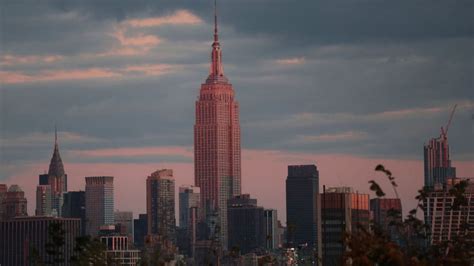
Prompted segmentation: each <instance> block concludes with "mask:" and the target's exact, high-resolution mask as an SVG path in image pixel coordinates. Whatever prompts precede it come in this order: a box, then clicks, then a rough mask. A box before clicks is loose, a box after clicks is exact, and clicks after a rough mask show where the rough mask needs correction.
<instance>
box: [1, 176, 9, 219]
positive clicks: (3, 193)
mask: <svg viewBox="0 0 474 266" xmlns="http://www.w3.org/2000/svg"><path fill="white" fill-rule="evenodd" d="M7 191H8V186H7V185H6V184H0V221H1V220H3V212H4V210H3V199H4V198H5V195H6V193H7Z"/></svg>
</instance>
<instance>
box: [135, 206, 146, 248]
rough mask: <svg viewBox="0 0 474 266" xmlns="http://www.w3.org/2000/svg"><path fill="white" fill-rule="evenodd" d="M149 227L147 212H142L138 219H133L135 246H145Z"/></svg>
mask: <svg viewBox="0 0 474 266" xmlns="http://www.w3.org/2000/svg"><path fill="white" fill-rule="evenodd" d="M147 229H148V226H147V217H146V213H140V214H139V215H138V219H134V220H133V243H134V244H135V247H139V248H142V247H144V245H145V236H146V232H147Z"/></svg>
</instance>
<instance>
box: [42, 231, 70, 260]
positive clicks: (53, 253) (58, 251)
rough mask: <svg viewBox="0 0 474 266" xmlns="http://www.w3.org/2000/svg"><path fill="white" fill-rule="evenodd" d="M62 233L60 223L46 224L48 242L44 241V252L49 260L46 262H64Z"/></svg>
mask: <svg viewBox="0 0 474 266" xmlns="http://www.w3.org/2000/svg"><path fill="white" fill-rule="evenodd" d="M64 234H65V231H64V229H63V226H62V224H61V223H58V222H52V223H50V224H49V226H48V237H49V239H48V242H47V243H46V248H45V250H46V254H47V255H48V256H50V258H51V260H50V261H47V262H46V264H52V265H54V264H58V263H64V261H65V258H64V254H63V249H64V243H65V241H64Z"/></svg>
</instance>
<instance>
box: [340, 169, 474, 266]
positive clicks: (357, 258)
mask: <svg viewBox="0 0 474 266" xmlns="http://www.w3.org/2000/svg"><path fill="white" fill-rule="evenodd" d="M375 171H378V172H382V173H384V174H385V176H386V177H387V179H388V180H389V182H390V185H391V186H392V188H393V190H394V192H395V195H396V196H397V198H398V193H397V190H396V188H397V183H396V182H395V177H394V176H393V175H392V172H391V171H390V170H388V169H386V168H385V167H384V166H383V165H377V167H376V168H375ZM369 184H370V190H372V191H374V192H375V194H376V195H377V197H379V198H380V197H384V196H385V192H384V191H383V189H382V188H381V186H380V185H379V184H378V183H377V182H375V181H374V180H370V181H369ZM467 187H468V180H462V181H460V182H459V183H457V184H455V185H453V186H452V187H451V189H450V190H449V195H451V196H453V197H454V201H453V204H452V206H451V208H452V210H453V211H458V210H460V209H461V207H462V206H467V205H468V199H467V198H466V196H465V192H466V188H467ZM429 192H430V191H429V190H428V189H426V188H423V189H421V190H419V191H418V195H417V196H416V200H417V201H418V203H417V205H416V207H415V208H414V209H412V210H410V211H409V212H408V215H407V217H406V219H405V220H404V221H401V219H400V218H401V214H400V212H399V211H395V210H391V211H389V212H388V213H387V215H388V219H389V220H390V224H389V226H390V228H392V229H394V230H395V231H396V233H397V235H398V236H399V237H400V239H399V241H397V243H396V242H395V241H393V240H392V239H390V237H389V236H388V234H387V232H384V231H383V229H382V228H381V227H379V226H377V225H375V224H373V223H372V228H371V230H368V229H366V228H363V227H360V228H358V230H355V231H354V232H351V233H348V234H346V236H345V240H344V241H345V244H346V245H347V248H348V249H347V251H346V253H345V254H344V258H343V259H344V261H346V262H347V263H352V265H469V263H470V262H469V259H470V255H472V253H471V254H470V253H469V252H472V249H473V247H472V243H473V239H474V235H473V233H472V231H469V225H468V224H467V221H463V224H462V226H461V230H460V232H459V234H457V235H454V236H453V237H452V238H451V240H445V241H441V242H440V243H438V244H434V245H431V246H429V245H428V242H429V237H430V235H429V233H430V228H429V225H428V224H426V223H424V222H423V221H422V220H420V219H418V218H417V212H418V210H421V211H422V212H423V211H424V209H423V204H424V202H426V199H427V197H428V196H429Z"/></svg>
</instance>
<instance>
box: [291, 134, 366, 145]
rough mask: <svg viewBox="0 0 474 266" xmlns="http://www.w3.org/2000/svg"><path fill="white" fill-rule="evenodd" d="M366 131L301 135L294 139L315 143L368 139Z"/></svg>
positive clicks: (300, 141) (298, 141) (297, 141)
mask: <svg viewBox="0 0 474 266" xmlns="http://www.w3.org/2000/svg"><path fill="white" fill-rule="evenodd" d="M367 138H368V134H367V133H366V132H357V131H347V132H342V133H335V134H323V135H300V136H297V138H296V139H295V140H294V142H296V143H314V142H335V141H354V140H363V139H367Z"/></svg>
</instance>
